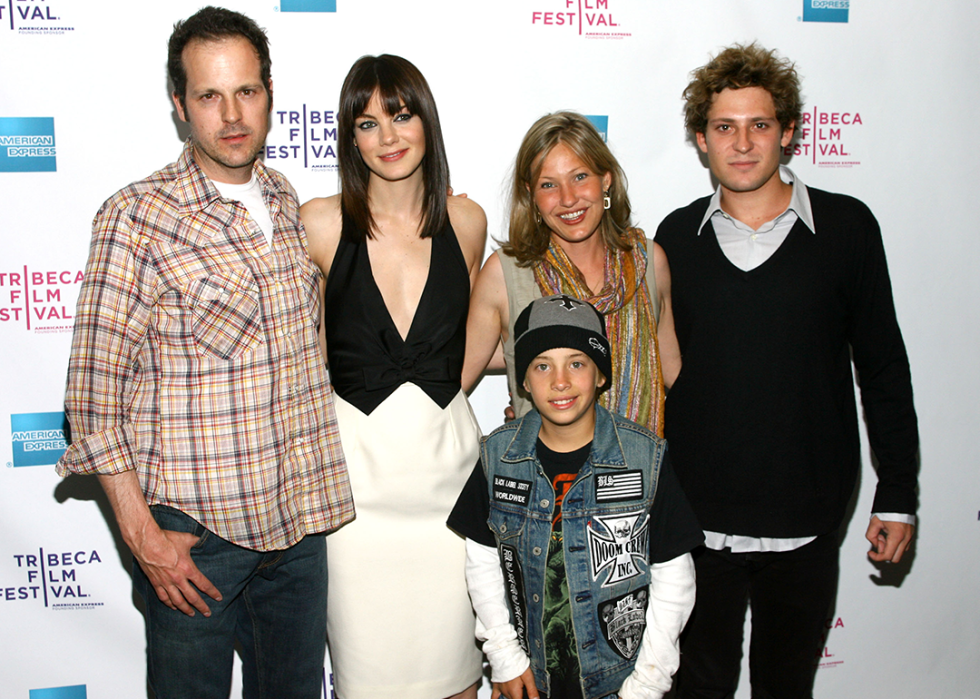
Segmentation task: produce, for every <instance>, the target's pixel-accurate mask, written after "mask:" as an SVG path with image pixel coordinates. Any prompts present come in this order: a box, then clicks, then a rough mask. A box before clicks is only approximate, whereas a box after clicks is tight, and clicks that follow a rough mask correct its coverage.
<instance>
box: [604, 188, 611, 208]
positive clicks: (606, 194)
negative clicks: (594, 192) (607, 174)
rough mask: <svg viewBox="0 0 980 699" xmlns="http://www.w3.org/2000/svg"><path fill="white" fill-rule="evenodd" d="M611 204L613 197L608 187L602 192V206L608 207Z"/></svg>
mask: <svg viewBox="0 0 980 699" xmlns="http://www.w3.org/2000/svg"><path fill="white" fill-rule="evenodd" d="M610 206H612V199H611V198H610V197H609V190H608V189H607V190H606V191H605V192H603V193H602V208H603V209H608V208H609V207H610Z"/></svg>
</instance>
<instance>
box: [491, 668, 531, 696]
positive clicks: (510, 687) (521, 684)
mask: <svg viewBox="0 0 980 699" xmlns="http://www.w3.org/2000/svg"><path fill="white" fill-rule="evenodd" d="M500 696H503V697H505V698H506V699H525V698H526V699H540V695H539V694H538V688H537V686H536V685H535V684H534V673H533V672H531V668H528V669H527V670H525V671H524V673H523V674H522V675H521V676H520V677H515V678H514V679H512V680H511V681H510V682H494V683H493V693H492V694H491V695H490V699H497V698H498V697H500Z"/></svg>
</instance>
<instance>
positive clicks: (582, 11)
mask: <svg viewBox="0 0 980 699" xmlns="http://www.w3.org/2000/svg"><path fill="white" fill-rule="evenodd" d="M228 5H229V6H230V7H232V8H233V9H237V10H240V11H242V12H245V13H246V14H248V15H250V16H252V17H253V18H255V19H256V20H257V21H258V23H259V24H260V25H261V26H263V27H266V28H267V29H268V33H269V36H270V39H271V45H272V55H273V76H274V80H275V104H274V107H273V114H272V120H273V124H274V125H273V128H272V131H271V133H270V136H269V140H268V147H267V149H266V159H267V162H268V163H269V164H270V165H272V166H273V167H275V168H277V169H279V170H281V171H282V172H284V173H285V174H286V175H287V176H288V177H289V178H290V180H292V182H293V184H294V185H295V186H296V189H297V190H298V192H299V194H300V198H301V199H302V200H306V199H309V198H311V197H314V196H323V195H327V194H331V193H333V192H335V191H336V190H337V186H338V184H337V172H336V166H337V160H336V123H335V114H336V109H337V100H338V94H339V90H340V85H341V82H342V80H343V78H344V76H345V75H346V73H347V70H348V68H349V67H350V65H351V63H352V62H353V61H354V60H355V59H357V58H358V57H359V56H361V55H363V54H377V53H396V54H400V55H403V56H405V57H407V58H409V59H410V60H412V61H413V62H414V63H415V64H416V65H418V66H419V67H420V69H421V70H422V72H423V73H424V74H425V75H426V76H427V78H428V80H429V82H430V84H431V86H432V89H433V91H434V93H435V96H436V99H437V100H438V104H439V110H440V113H441V117H442V125H443V130H444V133H445V137H446V143H447V147H448V150H449V159H450V165H451V168H452V174H453V186H454V187H455V188H456V190H457V191H461V192H466V193H468V194H469V196H470V197H472V198H473V199H475V200H476V201H478V202H479V203H481V204H482V205H483V207H484V208H485V209H486V211H487V215H488V218H489V222H490V229H489V230H490V235H491V236H493V237H496V238H501V237H503V236H505V235H506V230H505V227H504V226H505V220H506V210H505V197H504V191H505V188H506V182H507V179H508V177H509V174H510V169H511V167H512V160H513V158H514V156H515V155H516V151H517V147H518V144H519V142H520V139H521V137H522V136H523V134H524V132H525V130H526V129H527V128H528V126H530V124H531V123H532V122H533V121H534V120H535V119H536V118H537V117H539V116H541V115H542V114H544V113H545V112H549V111H554V110H557V109H563V108H568V109H574V110H577V111H580V112H582V113H584V114H587V115H590V116H592V117H593V118H594V121H595V122H596V123H597V124H598V125H599V127H600V130H602V131H604V132H605V134H606V137H607V140H608V143H609V144H610V146H611V147H612V149H613V151H614V152H615V153H616V155H617V157H618V158H619V160H620V162H621V163H622V165H623V167H624V169H625V171H626V173H627V175H628V177H629V183H630V192H631V194H632V200H633V204H634V210H635V218H636V222H637V223H638V224H639V225H640V226H641V227H643V228H645V229H646V230H648V231H650V232H652V231H653V230H655V229H656V226H657V224H658V223H659V222H660V220H661V219H662V218H663V217H664V216H665V215H666V214H667V213H669V212H670V211H671V210H673V209H674V208H677V207H678V206H681V205H684V204H686V203H688V202H689V201H691V200H692V199H694V198H696V197H699V196H702V195H704V194H706V193H708V192H709V191H710V189H711V183H710V179H709V175H708V171H707V170H706V169H705V166H704V165H703V164H702V161H701V159H700V158H699V157H698V153H697V151H696V149H695V148H694V147H693V146H692V145H691V143H690V142H688V141H687V139H686V135H685V132H684V128H683V124H682V118H681V101H680V93H681V90H682V89H683V88H684V86H685V85H686V82H687V75H688V72H689V71H690V70H691V69H692V68H694V67H696V66H699V65H701V64H702V63H704V62H705V61H706V60H707V57H708V54H709V53H711V52H714V51H716V50H717V49H718V48H720V47H722V46H725V45H728V44H731V43H733V42H735V41H741V42H746V41H751V40H754V39H758V40H759V41H760V42H761V43H762V44H763V45H765V46H767V47H776V48H778V49H780V50H781V51H782V52H783V53H784V54H785V55H788V56H789V57H791V58H792V59H794V60H795V61H796V62H797V64H798V66H799V69H800V72H801V73H802V76H803V79H804V92H805V97H806V106H805V117H804V123H803V124H802V130H801V132H800V134H799V140H798V143H797V145H796V146H795V148H794V149H793V152H792V154H791V155H789V157H788V158H787V160H788V162H789V164H790V166H791V167H792V168H793V169H794V170H796V172H797V173H798V174H799V175H800V176H801V178H802V179H803V180H804V181H805V182H807V183H808V184H811V185H814V186H817V187H821V188H824V189H829V190H836V191H843V192H847V193H849V194H852V195H854V196H857V197H859V198H861V199H863V200H864V201H865V202H866V203H867V204H868V205H869V206H870V207H871V209H872V210H873V211H874V212H875V214H876V215H877V216H878V219H879V220H880V222H881V226H882V230H883V232H884V237H885V247H886V250H887V253H888V261H889V264H890V267H891V273H892V280H893V284H894V289H895V301H896V305H897V308H898V315H899V320H900V322H901V324H902V328H903V330H904V333H905V338H906V342H907V344H908V349H909V356H910V359H911V364H912V375H913V381H914V386H915V394H916V405H917V408H918V412H919V419H920V429H921V435H922V447H921V457H922V458H921V462H922V468H921V501H922V506H921V513H920V515H921V520H920V525H919V530H918V541H917V542H916V544H915V547H914V548H913V554H912V556H911V557H910V558H909V561H908V564H903V565H901V566H894V567H884V566H882V567H880V568H878V567H875V566H873V565H872V564H871V563H870V562H868V560H867V559H866V557H865V555H864V552H865V550H866V548H867V544H866V542H865V541H864V539H863V533H864V530H865V521H866V520H865V518H866V516H867V514H866V513H867V512H868V510H869V507H870V502H871V496H872V493H873V486H874V483H875V474H874V470H873V465H872V462H871V458H870V454H869V452H868V449H867V447H866V446H865V449H864V453H865V467H864V473H863V477H862V479H861V480H862V482H861V485H860V491H859V493H858V495H857V497H856V501H855V511H854V514H853V518H852V519H851V520H849V521H848V523H847V529H846V536H845V538H844V542H843V550H842V571H841V582H840V594H839V597H838V601H837V605H836V610H835V611H834V613H833V615H832V616H831V617H830V618H828V620H827V636H826V640H825V643H824V649H823V652H822V654H821V656H820V657H819V658H815V659H814V662H816V663H819V666H820V669H819V671H818V673H817V680H816V687H815V695H816V696H818V697H820V698H821V699H849V698H856V699H857V698H860V699H873V698H875V697H889V698H893V697H933V698H936V699H939V698H944V697H948V698H951V699H952V698H962V699H967V698H969V699H973V698H975V697H977V696H980V663H978V662H977V658H978V657H980V604H978V593H977V590H978V588H977V579H978V575H980V547H978V545H977V544H978V534H980V514H978V510H980V502H978V492H980V489H978V485H980V484H978V480H980V479H978V476H980V469H978V468H977V448H976V438H975V434H976V433H973V434H972V435H971V433H970V430H971V429H976V426H975V425H976V421H977V416H978V409H977V396H978V395H980V368H978V361H977V359H976V354H977V348H978V347H980V323H978V322H977V317H978V310H977V305H978V302H980V275H978V273H977V269H976V268H977V262H978V261H980V233H978V232H977V230H976V229H977V226H976V222H977V218H978V214H977V189H978V185H980V182H978V177H977V170H978V168H977V161H978V158H980V137H978V134H980V129H978V128H976V127H975V126H974V125H973V124H972V119H973V118H975V117H976V115H977V113H978V112H980V97H978V87H980V48H978V46H980V42H978V40H977V31H978V29H980V6H978V5H977V4H976V3H973V2H932V3H923V2H912V1H911V0H893V1H891V2H884V1H882V0H688V1H687V2H677V1H676V0H674V1H669V0H498V1H497V2H459V1H458V0H455V1H451V0H414V1H411V0H399V1H397V2H395V1H393V0H356V1H355V0H235V1H233V2H229V3H228ZM199 6H200V0H190V1H189V0H170V2H160V3H148V2H147V3H142V2H141V3H135V2H120V1H118V0H115V1H113V0H0V71H2V76H3V77H2V80H0V192H2V194H0V202H2V205H0V231H2V237H0V343H2V357H3V361H2V362H0V377H2V387H3V389H2V391H0V463H3V464H5V468H2V469H0V531H2V536H0V629H2V633H0V696H2V697H4V698H5V699H6V698H11V699H14V698H16V699H81V698H86V697H87V698H88V699H129V698H137V697H144V696H145V695H146V689H145V674H144V656H143V651H144V640H143V619H142V616H141V614H140V611H139V608H138V604H137V602H136V601H135V600H134V596H133V593H132V590H131V585H130V577H129V572H128V565H129V560H130V558H129V555H128V552H127V551H126V550H125V547H124V546H123V545H122V543H121V541H120V539H119V536H118V533H117V531H116V530H115V525H114V523H113V520H112V516H111V513H110V512H109V509H108V506H107V504H106V501H105V499H104V497H103V496H102V494H101V490H100V488H99V486H98V484H97V483H96V482H94V481H93V480H92V479H87V478H70V479H67V480H65V481H62V480H60V479H59V478H58V477H57V476H56V475H55V473H54V469H53V468H52V464H53V463H54V461H55V460H56V459H57V457H58V455H59V454H60V452H61V451H62V450H63V449H64V438H65V436H64V434H63V433H62V421H63V413H62V394H63V389H64V378H65V369H66V366H67V360H68V351H69V343H70V338H71V329H72V316H73V313H74V306H75V300H76V297H77V293H78V288H79V282H80V281H81V276H82V269H83V266H84V264H85V258H86V254H87V248H88V239H89V234H90V222H91V220H92V216H93V214H94V213H95V211H96V210H97V209H98V207H99V205H100V204H101V203H102V202H103V201H104V200H105V199H106V198H107V197H108V196H109V195H111V194H112V193H113V192H114V191H115V190H117V189H119V188H120V187H122V186H124V185H126V184H128V183H129V182H131V181H133V180H136V179H139V178H142V177H144V176H146V175H147V174H149V173H150V172H152V171H153V170H155V169H157V168H159V167H161V166H163V165H164V164H166V163H168V162H171V161H173V160H174V159H175V158H176V157H177V155H178V153H179V151H180V148H181V137H182V135H183V131H182V130H181V129H180V128H179V123H178V121H177V119H176V116H175V114H174V112H173V108H172V105H171V103H170V99H169V96H168V94H167V82H166V75H165V61H166V41H167V38H168V36H169V34H170V31H171V27H172V25H173V23H174V21H176V20H178V19H180V18H183V17H186V16H188V15H190V14H192V13H193V12H194V11H195V10H197V9H198V7H199ZM964 124H965V125H964ZM25 137H27V138H25ZM25 144H26V149H25ZM491 247H492V244H491V245H488V251H489V250H490V249H491ZM506 401H507V395H506V390H505V388H504V382H503V380H502V379H501V378H500V377H490V378H489V379H487V380H484V382H483V383H482V384H481V386H480V387H479V388H478V389H477V391H476V392H475V394H474V396H473V403H474V406H475V408H476V411H477V414H478V416H479V418H480V423H481V425H482V427H483V429H484V430H485V431H488V430H490V429H492V428H494V427H495V426H496V425H497V424H498V423H499V422H500V421H501V418H502V410H503V407H504V405H505V403H506ZM970 425H974V427H973V428H971V427H970ZM378 565H379V566H381V567H383V566H384V561H378ZM393 574H394V571H393ZM379 662H383V659H381V658H379ZM743 677H744V675H743ZM746 680H747V678H745V679H744V680H743V683H742V684H743V687H742V689H741V690H740V692H739V697H748V696H749V693H748V691H747V684H748V683H747V681H746ZM325 691H326V693H327V695H328V696H329V692H330V689H329V686H328V687H327V688H326V690H325ZM236 693H237V688H236ZM489 694H490V693H489V690H488V689H487V688H486V687H484V688H483V689H482V690H481V696H482V697H489Z"/></svg>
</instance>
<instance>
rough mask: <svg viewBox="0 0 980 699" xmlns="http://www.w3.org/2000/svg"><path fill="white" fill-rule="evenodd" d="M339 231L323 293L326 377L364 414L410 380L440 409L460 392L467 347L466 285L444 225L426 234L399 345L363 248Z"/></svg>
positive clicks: (456, 248) (460, 262)
mask: <svg viewBox="0 0 980 699" xmlns="http://www.w3.org/2000/svg"><path fill="white" fill-rule="evenodd" d="M343 225H344V231H343V232H342V233H341V236H340V245H339V246H338V247H337V253H336V255H334V259H333V264H332V266H331V268H330V276H329V277H328V278H327V287H326V292H325V294H324V326H325V329H326V334H327V359H328V363H329V367H330V378H331V381H332V383H333V387H334V390H336V391H337V394H338V395H339V396H340V397H341V398H343V399H344V400H346V401H347V402H348V403H351V404H352V405H354V406H355V407H356V408H358V409H359V410H360V411H361V412H363V413H365V414H370V413H371V412H372V411H373V410H374V409H375V408H377V407H378V406H379V405H381V403H382V402H384V400H385V399H386V398H387V397H388V396H390V395H391V394H392V393H394V391H395V389H397V388H398V387H399V386H401V385H402V384H403V383H407V382H411V383H414V384H415V385H416V386H418V387H419V388H421V389H422V390H423V391H425V393H426V394H427V395H428V396H429V397H430V398H431V399H432V400H433V401H434V402H435V403H437V404H438V405H439V407H441V408H445V407H446V406H447V405H449V403H450V402H451V401H452V399H453V398H454V397H455V396H456V394H457V393H459V390H460V378H461V376H462V370H463V352H464V350H465V348H466V313H467V311H468V309H469V299H470V282H469V274H468V272H467V269H466V261H465V259H464V258H463V252H462V250H460V248H459V242H458V241H457V240H456V232H455V231H454V230H453V228H452V226H451V225H450V224H449V221H448V220H447V221H446V226H445V227H444V228H443V229H442V230H441V231H440V232H439V233H438V234H437V235H435V236H433V237H432V252H431V257H430V260H429V276H428V278H427V279H426V282H425V287H424V288H423V290H422V297H421V298H420V300H419V305H418V309H417V310H416V311H415V317H414V318H413V320H412V326H411V328H409V331H408V336H407V337H406V338H405V339H404V340H402V337H401V335H400V334H399V333H398V329H397V328H396V327H395V323H394V321H393V320H392V319H391V315H390V314H389V313H388V307H387V306H386V305H385V302H384V297H383V296H382V295H381V290H380V289H379V288H378V285H377V284H376V283H375V281H374V274H373V273H372V271H371V260H370V258H369V257H368V249H367V243H366V242H362V243H357V242H352V241H351V240H350V238H349V236H348V235H345V233H346V232H347V227H348V226H353V223H352V222H351V221H349V219H348V217H347V216H346V215H345V216H344V223H343Z"/></svg>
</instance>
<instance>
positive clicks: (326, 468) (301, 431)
mask: <svg viewBox="0 0 980 699" xmlns="http://www.w3.org/2000/svg"><path fill="white" fill-rule="evenodd" d="M169 50H170V54H169V62H168V69H169V72H170V79H171V81H172V83H173V101H174V105H175V107H176V110H177V114H178V115H179V116H180V118H181V119H182V120H183V121H185V122H187V123H188V124H189V126H190V132H191V136H190V138H189V139H188V142H187V144H186V145H185V148H184V151H183V153H182V154H181V156H180V158H179V160H178V161H177V162H176V163H173V164H171V165H169V166H167V167H166V168H164V169H163V170H160V171H158V172H156V173H154V174H153V175H151V176H150V177H148V178H147V179H145V180H142V181H140V182H136V183H134V184H132V185H130V186H129V187H126V188H125V189H123V190H121V191H120V192H118V193H117V194H116V195H115V196H113V197H112V198H111V199H109V200H108V201H107V202H106V203H105V204H104V205H103V206H102V209H101V210H100V211H99V213H98V215H97V216H96V219H95V223H94V233H93V237H92V245H91V250H90V254H89V260H88V265H87V267H86V270H85V280H84V283H83V285H82V289H81V292H80V295H79V299H78V309H77V312H76V315H75V335H74V338H73V342H72V352H71V361H70V364H69V370H68V390H67V396H66V401H65V402H66V412H67V414H68V417H69V419H70V421H71V425H72V436H73V442H72V445H71V446H70V448H69V449H68V451H67V452H66V453H65V455H64V457H63V458H62V459H61V461H60V462H59V464H58V471H59V473H61V474H62V475H65V474H67V473H86V474H97V475H98V476H99V479H100V482H101V483H102V485H103V487H104V488H105V491H106V493H107V495H108V497H109V500H110V502H111V503H112V507H113V510H114V511H115V514H116V518H117V520H118V522H119V526H120V529H121V531H122V535H123V538H124V540H125V541H126V543H127V545H128V546H129V548H130V549H131V550H132V552H133V556H134V558H135V561H136V565H134V566H133V582H134V585H135V587H136V589H137V591H138V592H139V594H140V595H141V596H142V597H143V599H144V600H145V602H146V625H147V656H148V676H149V682H150V685H151V687H152V688H153V690H154V692H155V693H156V696H157V697H158V699H169V698H170V697H186V698H188V699H190V698H193V699H208V698H210V697H221V698H222V699H224V698H225V697H227V696H228V692H229V690H230V686H231V673H232V665H233V654H234V644H235V641H236V640H237V641H238V642H239V643H240V647H241V652H242V660H243V663H242V667H243V671H242V674H243V682H244V685H245V694H246V696H250V695H251V696H268V697H272V696H274V697H277V698H290V697H296V698H300V697H302V698H306V699H314V698H319V697H320V687H321V681H322V674H323V672H322V671H323V658H324V645H325V636H326V582H327V580H326V550H325V546H324V540H323V536H322V535H320V536H315V534H318V533H322V532H326V531H328V530H331V529H335V528H336V527H338V526H340V525H342V524H343V523H345V522H346V521H348V520H350V519H351V518H352V516H353V503H352V501H351V495H350V489H349V486H348V483H347V472H346V466H345V463H344V458H343V454H342V452H341V448H340V438H339V434H338V431H337V425H336V418H335V416H334V411H333V402H332V392H331V387H330V384H329V380H328V377H327V372H326V368H325V366H324V362H323V359H322V356H321V353H320V345H319V342H318V333H317V324H318V322H319V316H320V303H321V302H320V295H319V282H320V273H319V271H318V270H317V268H316V266H315V265H314V264H313V263H312V262H311V260H310V259H309V257H308V255H307V252H306V245H305V236H304V232H303V228H302V224H301V223H300V221H299V217H298V208H297V201H296V194H295V192H294V191H293V189H292V187H291V186H290V185H289V183H288V182H287V181H286V179H285V178H284V177H282V175H280V174H279V173H277V172H274V171H273V170H271V169H268V168H266V167H265V166H264V165H263V164H262V162H261V161H259V160H257V159H256V158H257V155H258V153H259V152H260V150H261V149H262V147H263V144H264V142H265V137H266V133H267V131H268V127H269V115H270V112H271V108H272V80H271V78H270V71H271V60H270V58H269V49H268V42H267V39H266V36H265V33H264V32H263V31H262V30H261V29H260V28H259V27H258V26H257V25H256V24H255V23H254V22H253V21H252V20H250V19H248V18H247V17H245V16H243V15H241V14H238V13H236V12H230V11H228V10H223V9H218V8H213V7H207V8H204V9H203V10H201V11H199V12H198V13H197V14H195V15H194V16H192V17H191V18H189V19H188V20H186V21H184V22H178V23H177V25H176V26H175V27H174V33H173V35H172V36H171V38H170V47H169Z"/></svg>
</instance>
